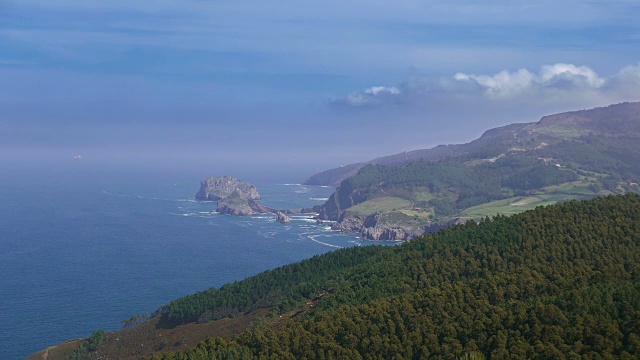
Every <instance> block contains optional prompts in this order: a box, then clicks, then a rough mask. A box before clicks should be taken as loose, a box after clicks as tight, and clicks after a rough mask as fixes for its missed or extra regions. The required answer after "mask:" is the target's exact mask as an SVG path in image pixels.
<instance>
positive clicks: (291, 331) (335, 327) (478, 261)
mask: <svg viewBox="0 0 640 360" xmlns="http://www.w3.org/2000/svg"><path fill="white" fill-rule="evenodd" d="M309 304H312V306H310V305H309ZM258 308H267V309H270V312H269V315H268V316H267V318H265V319H263V320H262V321H256V322H255V323H254V324H252V326H249V327H248V328H247V329H245V330H244V331H243V332H242V333H240V334H239V335H236V336H233V337H226V338H210V339H207V340H206V341H202V342H201V343H200V344H199V345H198V346H196V347H194V348H191V349H187V350H184V351H178V352H165V353H157V354H155V355H153V357H152V358H153V359H251V358H261V359H347V358H348V359H459V358H465V357H466V358H470V357H471V355H473V357H475V358H488V359H506V358H512V359H549V358H568V359H581V358H582V359H613V358H620V359H637V358H639V357H640V337H639V336H640V196H639V195H636V194H627V195H619V196H607V197H598V198H595V199H592V200H588V201H582V202H578V201H569V202H565V203H562V204H557V205H552V206H546V207H538V208H536V209H534V210H530V211H527V212H524V213H521V214H517V215H514V216H511V217H506V216H500V215H499V216H495V217H493V218H488V217H487V218H484V219H482V220H481V221H480V222H479V223H477V222H474V221H469V222H467V223H466V224H463V225H456V226H452V227H450V228H447V229H443V230H440V231H439V232H437V233H432V234H429V235H425V236H423V237H420V238H418V239H415V240H412V241H409V242H406V243H404V244H402V245H398V246H394V247H382V246H368V247H360V248H350V249H342V250H338V251H335V252H332V253H328V254H325V255H320V256H315V257H313V258H311V259H308V260H305V261H302V262H299V263H295V264H291V265H286V266H283V267H280V268H277V269H274V270H271V271H267V272H264V273H262V274H259V275H257V276H254V277H251V278H248V279H246V280H243V281H239V282H235V283H232V284H228V285H225V286H223V287H221V288H220V289H211V290H208V291H204V292H201V293H197V294H194V295H191V296H187V297H184V298H181V299H178V300H176V301H173V302H171V303H169V304H168V305H167V306H166V307H164V308H162V309H161V311H162V312H163V313H164V315H163V316H164V317H166V318H167V319H168V320H169V321H171V322H173V323H174V324H182V323H188V322H198V321H200V322H204V321H209V320H214V319H216V318H222V317H234V316H241V315H242V314H244V313H247V312H249V311H252V310H254V309H258Z"/></svg>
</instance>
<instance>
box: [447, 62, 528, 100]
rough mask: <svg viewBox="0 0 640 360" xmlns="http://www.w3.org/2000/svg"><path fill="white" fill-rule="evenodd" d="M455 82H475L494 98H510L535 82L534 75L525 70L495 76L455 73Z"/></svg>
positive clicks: (505, 72)
mask: <svg viewBox="0 0 640 360" xmlns="http://www.w3.org/2000/svg"><path fill="white" fill-rule="evenodd" d="M454 79H455V80H457V81H471V82H476V83H477V84H478V85H480V86H481V87H483V88H486V91H487V94H488V95H490V96H495V97H511V96H514V95H517V94H520V93H522V92H525V91H527V90H528V89H529V88H530V87H531V85H532V83H533V82H534V81H535V75H534V74H532V73H531V72H529V71H528V70H526V69H520V70H518V71H516V72H513V73H510V72H508V71H501V72H499V73H497V74H495V75H467V74H463V73H457V74H456V75H455V76H454Z"/></svg>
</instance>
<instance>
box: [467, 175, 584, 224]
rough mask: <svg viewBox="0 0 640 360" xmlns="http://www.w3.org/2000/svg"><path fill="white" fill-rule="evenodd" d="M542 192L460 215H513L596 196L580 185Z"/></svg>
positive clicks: (487, 205) (498, 202) (488, 204)
mask: <svg viewBox="0 0 640 360" xmlns="http://www.w3.org/2000/svg"><path fill="white" fill-rule="evenodd" d="M587 186H588V185H587ZM543 190H544V191H545V192H542V191H541V192H539V193H538V194H536V195H532V196H518V197H512V198H509V199H504V200H498V201H492V202H489V203H486V204H482V205H478V206H474V207H471V208H468V209H466V210H464V211H463V212H462V213H461V215H462V217H465V218H479V217H484V216H491V215H496V214H503V215H513V214H517V213H521V212H523V211H527V210H531V209H535V208H536V207H538V206H546V205H552V204H555V203H557V202H560V201H569V200H586V199H590V198H592V197H594V196H595V195H596V194H594V193H593V192H592V191H589V190H588V189H586V187H584V188H583V186H582V184H579V185H577V184H575V183H567V184H562V185H557V186H550V187H548V188H544V189H543ZM562 190H565V191H566V192H563V191H562Z"/></svg>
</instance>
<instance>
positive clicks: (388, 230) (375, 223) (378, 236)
mask: <svg viewBox="0 0 640 360" xmlns="http://www.w3.org/2000/svg"><path fill="white" fill-rule="evenodd" d="M449 225H450V223H447V224H441V223H433V224H431V225H426V226H416V225H411V224H408V223H405V224H398V223H395V224H392V223H389V222H387V221H385V218H384V214H381V213H375V214H371V215H369V216H361V215H353V214H349V213H345V214H343V216H342V217H341V219H340V220H339V221H336V222H334V223H333V224H332V225H331V229H333V230H339V231H342V232H349V233H356V234H359V235H360V236H361V237H362V238H364V239H369V240H392V241H401V240H411V239H415V238H417V237H418V236H421V235H424V234H427V233H430V232H433V231H438V230H440V229H441V228H443V227H446V226H449Z"/></svg>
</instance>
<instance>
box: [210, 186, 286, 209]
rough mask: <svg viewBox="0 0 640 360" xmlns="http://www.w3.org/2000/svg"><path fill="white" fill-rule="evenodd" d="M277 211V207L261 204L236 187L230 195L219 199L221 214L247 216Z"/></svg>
mask: <svg viewBox="0 0 640 360" xmlns="http://www.w3.org/2000/svg"><path fill="white" fill-rule="evenodd" d="M276 211H277V210H275V209H272V208H269V207H266V206H262V205H260V204H259V203H258V202H257V201H256V200H254V199H252V198H250V197H248V196H247V194H246V193H245V192H243V191H242V190H240V189H236V190H234V191H233V192H232V193H231V194H230V195H229V196H226V197H225V198H223V199H220V200H218V212H219V213H221V214H227V215H239V216H246V215H254V214H264V213H275V212H276Z"/></svg>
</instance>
